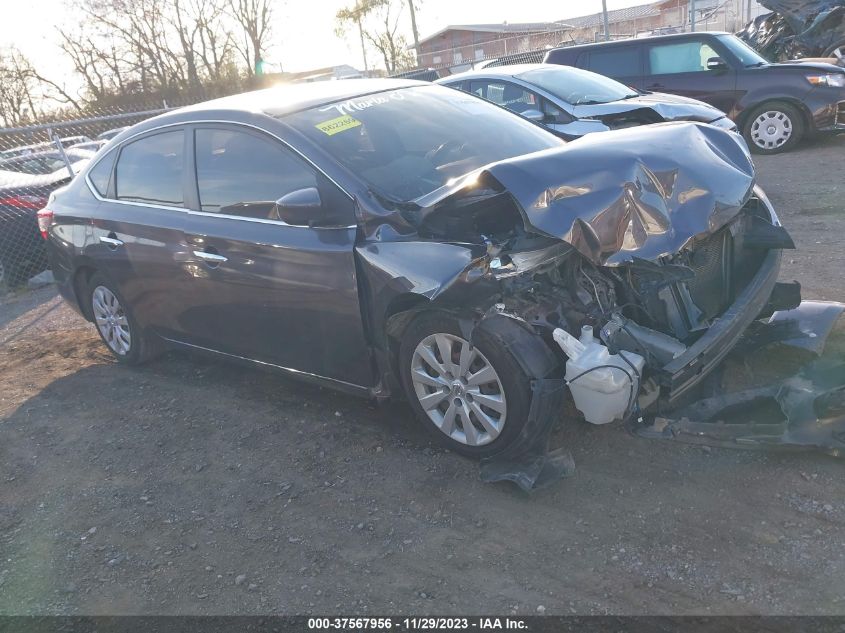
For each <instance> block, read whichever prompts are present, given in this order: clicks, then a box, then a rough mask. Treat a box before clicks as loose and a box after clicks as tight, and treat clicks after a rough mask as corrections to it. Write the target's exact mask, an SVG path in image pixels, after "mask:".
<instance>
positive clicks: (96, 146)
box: [71, 139, 108, 152]
mask: <svg viewBox="0 0 845 633" xmlns="http://www.w3.org/2000/svg"><path fill="white" fill-rule="evenodd" d="M106 143H108V141H103V140H100V139H97V140H94V141H88V142H85V143H77V144H76V145H72V146H71V147H72V148H73V149H81V150H87V151H89V152H98V151H99V150H100V148H101V147H102V146H103V145H105V144H106Z"/></svg>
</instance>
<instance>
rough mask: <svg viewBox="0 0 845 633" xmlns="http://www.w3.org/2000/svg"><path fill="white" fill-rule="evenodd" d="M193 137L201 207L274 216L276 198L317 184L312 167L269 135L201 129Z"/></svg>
mask: <svg viewBox="0 0 845 633" xmlns="http://www.w3.org/2000/svg"><path fill="white" fill-rule="evenodd" d="M195 141H196V144H195V148H196V149H195V152H196V166H197V186H198V190H199V197H200V206H201V208H202V210H203V211H207V212H210V213H223V214H226V215H237V216H242V217H247V218H258V219H265V220H277V219H279V218H278V217H277V215H276V212H275V203H276V200H278V199H279V198H281V197H282V196H284V195H286V194H288V193H291V192H293V191H296V190H298V189H306V188H308V187H318V184H317V176H316V174H315V172H314V170H313V169H312V168H311V166H310V165H307V164H306V163H305V162H304V161H303V160H301V159H300V158H299V157H297V156H296V155H294V154H293V153H292V152H291V151H290V150H289V149H287V148H285V147H284V146H283V145H281V144H280V143H277V142H274V141H272V140H271V139H264V138H261V137H259V136H256V135H253V134H248V133H246V132H240V131H237V130H227V129H200V130H197V131H196V136H195ZM318 188H319V187H318ZM324 202H325V200H324Z"/></svg>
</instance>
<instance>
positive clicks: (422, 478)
mask: <svg viewBox="0 0 845 633" xmlns="http://www.w3.org/2000/svg"><path fill="white" fill-rule="evenodd" d="M844 150H845V138H840V139H835V140H827V141H824V142H819V143H815V144H812V145H806V146H804V147H803V148H800V149H799V150H798V151H796V152H793V153H790V154H786V155H783V156H773V157H764V158H758V159H757V161H756V162H757V164H758V167H759V173H760V177H759V180H760V183H761V184H762V185H763V187H764V188H766V190H767V191H768V193H769V195H770V197H771V199H772V200H773V202H774V204H775V205H776V207H777V208H778V210H779V212H780V214H781V219H782V220H783V222H784V223H785V224H786V225H787V227H788V228H789V229H790V232H791V233H792V235H793V237H794V238H795V241H796V242H797V245H798V249H799V250H798V251H796V252H795V253H794V254H789V255H787V257H786V260H785V265H784V270H783V274H782V278H783V279H785V280H791V279H798V280H799V281H801V283H802V284H803V286H804V289H805V291H804V292H805V297H807V298H820V299H831V300H842V299H843V297H845V279H843V275H842V271H843V270H845V265H843V264H845V262H843V256H842V251H841V239H842V235H843V234H845V211H843V203H842V199H843V196H845V188H844V187H845V186H843V181H842V176H841V161H842V156H843V151H844ZM837 271H838V272H837ZM843 339H845V328H843V327H842V325H841V324H840V326H839V328H838V329H837V331H836V332H835V335H834V337H833V338H832V340H831V342H830V344H829V346H828V354H833V355H840V356H841V355H842V354H843V352H842V350H843V349H845V345H844V344H843ZM767 364H768V361H766V360H762V361H754V360H753V359H750V360H748V361H747V362H746V364H744V365H742V366H739V367H737V368H735V371H734V375H740V376H742V375H744V376H745V378H749V379H754V378H755V377H758V376H759V374H760V372H762V368H763V367H764V366H765V365H767ZM0 385H2V388H0V440H2V441H0V613H7V614H8V613H37V614H48V613H49V614H141V613H147V614H148V613H161V614H211V613H213V614H255V613H285V614H293V613H297V614H302V613H329V612H344V613H372V614H376V613H388V612H389V613H418V614H422V613H441V614H449V613H479V614H481V613H516V614H521V615H527V614H533V613H547V614H551V613H560V614H569V613H578V614H605V613H612V614H641V613H649V614H693V613H695V614H757V613H766V614H786V613H790V614H843V613H845V558H844V557H843V549H842V547H841V546H840V545H841V543H842V542H843V540H845V478H843V476H842V473H843V463H842V462H841V461H838V460H835V459H832V458H826V457H823V456H819V455H812V454H762V453H753V452H742V451H731V450H725V449H707V448H701V447H693V446H686V445H681V444H671V443H661V442H656V441H648V440H642V439H637V438H633V437H630V436H629V435H627V434H626V433H625V432H624V430H623V429H621V428H620V427H618V426H616V425H610V426H606V427H591V426H589V425H587V424H585V423H578V422H571V421H570V422H569V423H567V424H565V425H562V426H561V428H560V429H559V430H557V431H556V433H555V435H554V437H553V440H554V442H555V444H559V445H567V446H569V447H570V448H571V450H572V453H573V456H574V457H575V461H576V464H577V471H576V474H575V475H574V476H573V477H572V478H570V479H567V480H565V481H562V482H560V483H558V484H556V485H554V486H553V487H551V488H549V489H546V490H544V491H541V492H539V493H537V494H535V495H533V496H528V495H525V494H522V493H520V492H519V491H518V490H517V489H515V488H514V487H511V486H510V485H507V484H502V485H487V484H483V483H481V482H480V481H479V480H478V469H477V465H476V464H475V463H473V462H471V461H468V460H466V459H463V458H461V457H458V456H456V455H454V454H451V453H447V452H443V451H442V450H440V449H439V448H435V447H433V446H432V445H430V444H429V442H428V440H427V438H426V436H425V435H424V433H423V432H422V430H421V429H420V428H418V427H417V425H416V423H415V422H414V421H413V419H412V417H411V414H410V411H409V410H408V409H407V408H406V407H405V406H403V405H401V404H392V405H387V406H383V407H379V408H373V407H371V406H370V405H369V404H368V403H367V402H363V401H359V400H356V399H352V398H348V397H345V396H340V395H337V394H334V393H332V392H329V391H325V390H320V389H317V388H314V387H310V386H304V385H302V384H298V383H295V382H292V381H289V380H287V379H286V378H283V377H279V376H277V375H271V374H265V373H259V372H257V371H253V370H250V369H244V368H242V367H237V366H231V365H225V364H219V363H214V362H212V361H209V360H206V359H202V358H196V357H191V356H188V355H182V354H170V355H168V356H166V357H163V358H162V359H160V360H157V361H156V362H154V363H152V364H149V365H147V366H144V367H142V368H139V369H129V368H125V367H121V366H118V365H117V364H115V363H114V362H113V361H112V360H111V358H110V356H109V355H108V354H107V353H106V352H105V350H104V348H103V347H102V346H101V344H100V342H99V340H98V339H97V338H96V336H95V334H94V331H93V329H92V327H91V326H89V325H88V324H86V323H84V322H83V321H82V320H81V319H79V318H78V317H76V316H75V315H74V314H73V313H72V312H71V311H70V310H69V309H68V308H67V307H66V306H64V305H63V304H62V303H61V302H60V301H59V299H58V298H57V297H56V295H55V291H54V289H53V288H52V287H44V288H41V289H39V290H36V291H31V292H27V293H25V294H19V295H16V296H13V297H7V298H6V299H5V300H2V302H0Z"/></svg>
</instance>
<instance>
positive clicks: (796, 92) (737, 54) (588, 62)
mask: <svg viewBox="0 0 845 633" xmlns="http://www.w3.org/2000/svg"><path fill="white" fill-rule="evenodd" d="M545 61H546V62H547V63H551V64H563V65H567V66H575V67H577V68H584V69H587V70H592V71H593V72H597V73H601V74H602V75H607V76H608V77H613V78H614V79H616V80H618V81H620V82H622V83H624V84H626V85H628V86H631V87H632V88H636V89H638V90H646V91H649V92H652V91H655V92H664V93H665V92H669V93H672V94H676V95H682V96H685V97H692V98H693V99H699V100H701V101H705V102H707V103H709V104H710V105H712V106H714V107H716V108H719V109H720V110H721V111H723V112H726V113H727V114H728V116H729V117H730V118H731V119H733V120H734V121H735V122H736V124H737V125H738V126H739V128H740V130H741V131H742V134H743V136H745V140H746V141H747V142H748V145H749V147H751V149H752V150H753V151H755V152H758V153H761V154H774V153H777V152H783V151H786V150H789V149H791V148H792V147H794V146H795V145H796V143H798V142H799V141H800V140H801V139H802V138H803V137H805V136H812V135H816V134H837V133H842V132H845V69H843V68H840V67H838V66H833V65H831V64H824V63H810V62H807V63H781V64H771V63H769V62H768V61H766V60H765V59H763V58H762V57H761V56H760V55H759V54H758V53H757V52H756V51H754V49H752V48H750V47H749V46H748V45H746V44H745V43H744V42H742V41H741V40H739V39H738V38H736V37H735V36H733V35H730V34H728V33H706V32H697V33H680V34H676V35H661V36H658V37H644V38H639V39H631V40H618V41H613V42H602V43H600V44H588V45H583V46H571V47H566V48H556V49H552V50H550V51H549V52H548V53H547V54H546V58H545Z"/></svg>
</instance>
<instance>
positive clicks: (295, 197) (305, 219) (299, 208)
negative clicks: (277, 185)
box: [275, 187, 323, 226]
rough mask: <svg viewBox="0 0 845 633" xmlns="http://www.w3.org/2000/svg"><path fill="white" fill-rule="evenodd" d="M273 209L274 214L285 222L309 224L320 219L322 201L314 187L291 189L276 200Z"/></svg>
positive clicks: (296, 224)
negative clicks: (274, 210)
mask: <svg viewBox="0 0 845 633" xmlns="http://www.w3.org/2000/svg"><path fill="white" fill-rule="evenodd" d="M275 209H276V215H277V216H278V217H279V219H280V220H281V221H282V222H284V223H285V224H290V225H291V226H310V225H311V223H312V222H314V221H315V220H319V219H320V216H321V215H322V211H323V201H322V200H321V199H320V192H319V191H318V190H317V188H316V187H306V188H305V189H297V190H296V191H291V192H290V193H288V194H285V195H284V196H282V197H281V198H279V199H278V200H276V204H275Z"/></svg>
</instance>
